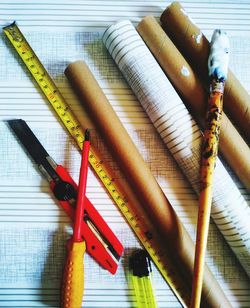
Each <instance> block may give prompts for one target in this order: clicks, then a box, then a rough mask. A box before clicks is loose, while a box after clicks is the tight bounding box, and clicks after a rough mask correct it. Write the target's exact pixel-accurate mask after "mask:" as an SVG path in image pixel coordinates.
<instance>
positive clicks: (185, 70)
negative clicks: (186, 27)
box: [137, 16, 250, 190]
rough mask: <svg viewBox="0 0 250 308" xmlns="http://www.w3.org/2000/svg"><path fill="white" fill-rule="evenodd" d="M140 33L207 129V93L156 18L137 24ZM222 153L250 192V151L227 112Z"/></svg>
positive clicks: (195, 115) (187, 104)
mask: <svg viewBox="0 0 250 308" xmlns="http://www.w3.org/2000/svg"><path fill="white" fill-rule="evenodd" d="M137 31H138V32H139V34H140V35H141V37H142V39H143V40H144V42H145V43H146V45H147V46H148V48H149V49H150V50H151V52H152V53H153V55H154V57H155V58H156V60H157V61H158V63H159V64H160V65H161V67H162V69H163V71H164V72H165V73H166V75H167V76H168V78H169V79H170V81H171V83H172V84H173V86H174V87H175V89H176V90H177V92H178V93H179V95H180V96H181V98H182V99H183V102H184V103H185V104H186V106H187V108H188V109H189V110H190V112H191V114H192V115H193V117H194V118H195V119H196V121H197V122H198V123H199V125H200V127H201V128H202V129H204V126H205V118H206V116H205V115H206V109H207V100H208V94H207V91H206V90H205V88H204V87H203V84H202V82H201V81H200V79H199V77H198V76H197V75H196V74H195V72H194V70H193V69H192V67H191V66H190V65H189V63H188V62H187V61H186V60H185V58H184V57H183V55H182V54H181V53H180V51H179V50H178V49H177V48H176V46H175V45H174V43H173V42H172V41H171V40H170V38H169V37H168V35H167V34H166V33H165V32H164V31H163V29H162V28H161V26H160V25H159V24H158V22H157V21H156V19H155V18H154V17H152V16H147V17H145V18H144V19H143V20H142V21H141V22H140V23H139V24H138V26H137ZM227 82H228V81H226V84H227ZM232 141H233V142H232ZM219 150H220V152H221V153H222V154H223V156H224V158H225V159H226V161H227V162H228V164H229V165H230V167H231V168H232V170H233V171H234V172H235V173H236V175H237V176H238V178H239V179H240V180H241V182H242V183H243V184H244V186H245V187H246V188H248V189H249V190H250V160H249V157H250V148H249V147H248V145H247V144H246V142H245V141H244V140H243V138H242V137H241V135H240V134H239V133H238V131H237V130H236V128H235V127H234V126H233V124H232V123H231V121H230V120H229V119H228V117H227V116H226V114H225V113H223V115H222V123H221V134H220V144H219Z"/></svg>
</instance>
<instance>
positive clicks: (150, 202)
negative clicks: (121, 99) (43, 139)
mask: <svg viewBox="0 0 250 308" xmlns="http://www.w3.org/2000/svg"><path fill="white" fill-rule="evenodd" d="M138 46H139V45H138ZM65 74H66V76H67V78H68V80H69V81H70V83H71V85H72V86H73V88H74V89H75V90H76V93H77V94H78V97H79V98H80V101H81V103H82V104H83V105H84V108H85V109H86V110H87V111H88V113H89V114H90V116H91V118H92V119H93V121H94V123H95V125H96V127H97V128H98V130H99V133H100V135H101V136H102V137H103V139H104V141H105V144H106V145H107V146H108V149H109V150H110V152H111V153H112V155H113V157H114V159H116V161H117V163H118V165H119V167H120V168H121V169H122V171H123V173H124V175H125V176H126V178H127V181H128V182H129V183H130V184H131V187H132V188H133V189H134V192H135V193H136V194H137V196H138V198H139V199H140V208H141V209H143V211H144V214H143V219H144V218H146V217H149V219H150V220H151V221H152V223H153V224H154V230H155V229H157V230H158V231H159V234H160V236H161V246H162V248H163V250H164V251H165V253H166V254H167V255H168V259H169V260H170V262H171V264H168V266H170V268H168V270H169V271H170V272H172V273H175V274H177V275H178V276H179V277H180V280H181V282H182V284H184V285H185V288H186V289H187V294H188V296H189V297H190V296H191V279H192V274H193V260H194V244H193V242H192V240H191V238H190V237H189V235H188V233H187V231H186V230H185V228H184V227H183V225H182V223H181V221H180V220H179V218H178V217H177V215H176V213H175V211H174V209H173V208H172V206H171V204H170V203H169V201H168V199H167V198H166V196H165V195H164V193H163V191H162V190H161V188H160V186H159V185H158V183H157V181H156V180H155V178H154V176H153V175H152V173H151V171H150V169H149V167H148V165H147V164H146V163H145V161H144V160H143V158H142V156H141V155H140V153H139V152H138V150H137V148H136V146H135V145H134V143H133V141H132V140H131V138H130V137H129V135H128V133H127V131H126V130H125V128H124V127H123V125H122V123H121V122H120V120H119V118H118V116H117V115H116V113H115V112H114V110H113V108H112V106H111V105H110V103H109V102H108V100H107V98H106V96H105V95H104V93H103V91H102V90H101V88H100V87H99V85H98V83H97V81H96V80H95V78H94V76H93V75H92V73H91V72H90V70H89V68H88V67H87V65H86V64H85V63H84V62H82V61H77V62H74V63H72V64H70V65H69V66H68V67H67V69H66V71H65ZM134 206H135V205H134ZM137 206H138V205H137ZM136 210H137V209H136ZM143 211H141V212H143ZM140 218H142V217H140ZM151 236H155V234H152V235H151ZM172 266H173V267H172ZM189 302H190V298H188V299H187V300H186V305H188V304H189ZM220 305H222V306H223V307H230V304H229V303H228V301H227V299H226V298H225V295H224V294H223V291H222V290H221V288H220V286H219V284H218V283H217V281H216V280H215V278H214V277H213V275H212V274H211V272H210V271H209V269H208V268H207V267H206V270H205V275H204V287H203V297H202V307H204V308H205V307H206V308H207V307H211V308H212V307H219V306H220Z"/></svg>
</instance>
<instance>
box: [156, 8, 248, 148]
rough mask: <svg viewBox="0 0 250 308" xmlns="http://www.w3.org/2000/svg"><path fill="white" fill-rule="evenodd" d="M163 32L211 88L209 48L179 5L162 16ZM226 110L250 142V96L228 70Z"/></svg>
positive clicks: (198, 30)
mask: <svg viewBox="0 0 250 308" xmlns="http://www.w3.org/2000/svg"><path fill="white" fill-rule="evenodd" d="M161 23H162V27H163V29H164V31H165V32H166V33H167V34H168V35H169V37H170V39H171V40H172V41H173V43H174V44H175V45H176V47H177V48H178V49H179V50H180V52H181V53H182V54H183V56H184V57H185V58H186V59H187V61H188V62H189V63H190V64H191V65H192V67H193V68H194V70H195V71H196V72H198V74H199V77H200V78H201V79H202V81H203V83H204V84H205V85H208V71H207V59H208V54H209V48H210V44H209V41H208V40H207V38H206V37H205V36H204V35H203V34H202V32H201V30H200V29H199V28H198V27H197V26H196V25H195V24H194V23H193V22H192V21H191V19H190V18H189V17H188V15H187V14H186V12H185V11H184V9H183V8H182V6H181V5H180V3H178V2H173V3H172V4H171V5H170V6H169V7H167V8H166V10H165V11H164V12H163V13H162V15H161ZM224 109H225V112H226V113H227V114H228V116H229V117H230V119H231V120H232V121H233V122H234V124H235V125H236V126H237V128H238V129H239V131H240V132H241V133H242V134H243V137H244V138H246V141H247V143H248V144H249V142H250V95H249V94H248V93H247V91H246V90H245V89H244V87H243V86H242V85H241V83H240V82H239V80H238V79H237V78H236V77H235V76H234V75H233V73H232V72H231V71H230V70H229V72H228V79H227V82H226V86H225V92H224Z"/></svg>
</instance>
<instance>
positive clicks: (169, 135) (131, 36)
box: [103, 21, 250, 276]
mask: <svg viewBox="0 0 250 308" xmlns="http://www.w3.org/2000/svg"><path fill="white" fill-rule="evenodd" d="M103 41H104V44H105V45H106V47H107V49H108V50H109V53H110V54H111V55H112V57H113V59H114V60H115V62H116V63H117V65H118V66H119V68H120V70H121V72H122V73H123V75H124V77H125V78H126V80H127V82H128V84H129V85H130V86H131V88H132V90H133V91H134V93H135V95H136V96H137V98H138V100H139V101H140V102H141V104H142V106H143V108H144V109H145V111H146V112H147V114H148V116H149V118H150V119H151V121H152V123H153V124H154V126H155V127H156V129H157V131H158V132H159V134H160V135H161V137H162V139H163V141H164V143H165V144H166V146H167V148H168V149H169V151H170V152H171V153H172V155H173V157H174V158H175V160H176V162H177V164H178V165H179V167H180V168H181V170H182V171H183V173H184V174H185V175H186V178H187V179H188V180H189V182H190V183H191V185H192V187H193V188H194V190H195V191H196V192H197V193H199V184H200V158H201V157H200V156H201V145H202V134H201V132H200V129H199V127H198V126H197V124H196V123H195V121H194V120H193V119H192V117H191V115H190V114H189V112H188V110H187V108H186V107H185V105H184V104H183V102H182V101H181V100H180V98H179V96H178V94H177V93H176V91H175V89H174V88H173V86H172V85H171V83H170V82H169V80H168V79H167V77H166V75H165V74H164V72H163V71H162V70H161V68H160V66H159V65H158V63H157V62H156V60H155V59H154V57H153V55H152V54H151V53H150V51H149V49H148V48H147V46H146V45H145V43H144V42H143V40H142V38H141V37H140V36H139V34H138V33H137V31H136V30H135V28H134V27H133V25H132V24H131V23H130V22H129V21H123V22H120V23H118V24H116V25H113V26H111V27H110V28H108V30H106V32H105V34H104V37H103ZM211 216H212V218H213V220H214V222H215V223H216V225H217V226H218V228H219V230H220V231H221V233H222V234H223V235H224V238H225V239H226V241H227V242H228V244H229V246H230V247H231V249H232V250H233V251H234V253H235V255H236V256H237V257H238V260H239V261H240V262H241V264H242V266H243V268H244V269H245V271H246V272H247V274H248V275H249V276H250V262H249V255H250V224H249V219H250V207H249V205H248V204H247V202H246V200H245V199H244V198H243V196H242V195H241V193H240V191H239V189H238V188H237V186H236V184H235V183H234V181H233V180H232V178H231V177H230V175H229V174H228V172H227V171H226V169H225V168H224V166H223V164H222V163H221V161H220V159H217V164H216V168H215V174H214V185H213V200H212V213H211Z"/></svg>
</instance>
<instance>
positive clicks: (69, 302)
mask: <svg viewBox="0 0 250 308" xmlns="http://www.w3.org/2000/svg"><path fill="white" fill-rule="evenodd" d="M85 250H86V244H85V242H79V243H78V242H74V243H72V246H71V248H70V250H69V252H68V257H67V260H66V264H65V268H64V275H63V284H62V308H80V307H81V306H82V298H83V290H84V269H83V255H84V253H85Z"/></svg>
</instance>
